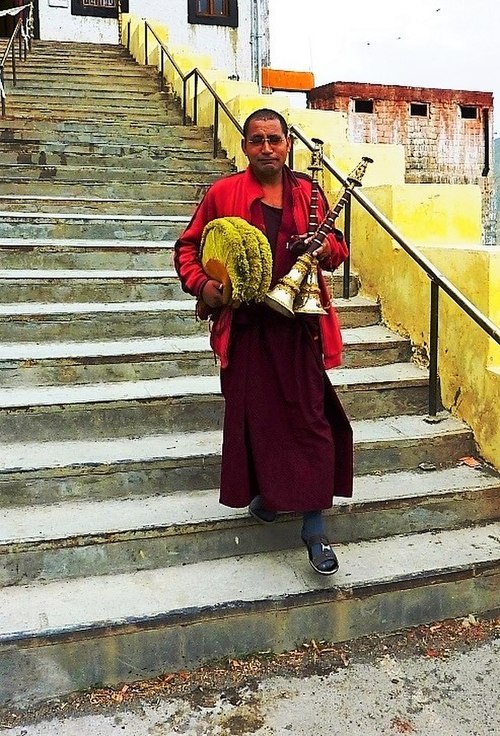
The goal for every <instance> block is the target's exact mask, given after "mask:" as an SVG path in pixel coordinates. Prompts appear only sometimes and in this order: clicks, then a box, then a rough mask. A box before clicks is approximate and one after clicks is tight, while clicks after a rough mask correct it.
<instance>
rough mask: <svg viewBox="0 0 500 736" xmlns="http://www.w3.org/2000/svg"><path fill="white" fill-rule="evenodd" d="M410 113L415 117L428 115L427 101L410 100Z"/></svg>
mask: <svg viewBox="0 0 500 736" xmlns="http://www.w3.org/2000/svg"><path fill="white" fill-rule="evenodd" d="M410 115H412V116H413V117H417V118H426V117H427V116H428V115H429V105H428V104H427V102H412V103H411V104H410Z"/></svg>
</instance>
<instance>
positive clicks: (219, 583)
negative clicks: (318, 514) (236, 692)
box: [0, 524, 500, 704]
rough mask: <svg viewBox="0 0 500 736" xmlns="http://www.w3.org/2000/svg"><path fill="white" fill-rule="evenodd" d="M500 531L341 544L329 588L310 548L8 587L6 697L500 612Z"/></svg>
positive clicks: (2, 599)
mask: <svg viewBox="0 0 500 736" xmlns="http://www.w3.org/2000/svg"><path fill="white" fill-rule="evenodd" d="M497 533H498V526H497V525H494V524H485V525H477V526H474V527H471V528H466V529H459V530H443V531H440V532H427V533H416V534H406V535H400V536H396V537H388V538H384V539H379V540H373V541H362V542H352V543H348V544H345V545H339V547H338V554H339V559H340V570H339V572H338V573H337V574H336V575H335V576H333V578H327V579H326V580H325V579H323V578H322V577H321V576H319V575H316V574H314V573H313V571H311V570H310V569H309V568H308V564H307V560H306V556H305V552H304V549H303V548H300V549H293V550H286V551H282V552H273V553H259V554H253V555H243V556H241V557H239V556H235V557H232V558H229V559H222V560H203V559H202V560H201V561H199V562H196V563H193V564H190V565H177V566H176V567H173V568H172V567H169V568H161V569H158V570H147V571H141V572H138V573H130V574H118V575H106V576H101V577H99V576H95V577H92V578H86V579H75V580H64V581H54V582H49V583H42V584H40V583H39V584H36V583H33V584H31V585H26V586H13V587H9V588H4V589H2V590H1V591H0V611H1V612H2V613H1V618H0V621H1V624H0V641H1V643H2V644H1V647H2V648H1V650H0V667H1V669H2V671H3V672H6V673H7V676H6V677H4V678H2V684H1V685H0V702H2V703H3V704H6V703H7V704H8V703H9V702H11V701H12V699H14V698H15V696H16V695H19V693H20V692H21V691H23V692H24V691H25V690H26V688H28V689H29V691H30V692H32V690H33V687H34V686H36V687H37V689H38V688H39V689H40V690H42V691H43V694H44V697H45V698H47V697H54V696H56V695H61V694H63V693H66V692H70V691H73V690H81V689H86V688H89V687H91V686H93V685H95V683H96V682H98V683H99V684H100V686H105V685H110V684H118V683H121V682H124V681H132V680H136V679H141V678H146V677H151V676H153V675H155V674H160V673H162V672H165V671H167V672H168V671H172V670H182V669H185V668H187V667H193V666H196V665H198V664H200V663H203V662H207V661H208V660H214V659H217V658H226V659H227V658H228V657H229V658H236V657H238V656H242V655H244V654H249V653H251V652H256V651H259V652H261V651H273V652H280V651H284V650H292V649H294V648H296V647H299V646H301V645H302V643H303V642H304V641H308V642H309V641H310V640H311V639H314V640H317V641H332V642H335V641H343V640H346V639H352V638H355V637H359V636H363V635H367V634H377V633H382V632H388V631H395V630H398V629H402V628H408V627H411V626H415V625H417V624H421V623H429V622H436V621H439V620H441V619H444V618H456V617H459V616H466V615H468V614H469V613H470V612H471V611H474V612H475V613H476V614H477V615H478V614H479V615H480V614H483V613H486V612H489V611H493V610H495V609H498V607H499V604H500V597H499V596H500V594H499V591H500V585H499V583H500V574H499V572H500V564H499V545H498V541H497V539H496V537H497ZM54 601H57V605H54ZM38 672H40V673H43V675H40V678H41V680H42V681H41V682H40V683H36V684H35V683H34V682H33V678H34V677H36V675H35V674H34V673H38ZM14 675H15V676H14ZM16 688H18V689H19V693H17V692H16Z"/></svg>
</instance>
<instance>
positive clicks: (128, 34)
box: [127, 18, 130, 51]
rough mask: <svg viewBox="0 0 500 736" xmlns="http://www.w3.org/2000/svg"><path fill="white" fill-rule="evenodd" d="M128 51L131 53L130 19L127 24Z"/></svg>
mask: <svg viewBox="0 0 500 736" xmlns="http://www.w3.org/2000/svg"><path fill="white" fill-rule="evenodd" d="M127 51H130V18H129V21H128V23H127Z"/></svg>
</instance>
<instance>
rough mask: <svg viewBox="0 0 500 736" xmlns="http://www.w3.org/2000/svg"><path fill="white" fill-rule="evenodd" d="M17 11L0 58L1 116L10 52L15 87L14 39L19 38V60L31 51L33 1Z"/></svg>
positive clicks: (3, 112)
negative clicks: (17, 13)
mask: <svg viewBox="0 0 500 736" xmlns="http://www.w3.org/2000/svg"><path fill="white" fill-rule="evenodd" d="M27 5H28V4H27ZM18 12H19V18H18V19H17V23H16V25H15V27H14V30H13V31H12V33H11V35H10V38H9V40H8V42H7V46H6V47H5V51H4V53H3V55H2V58H1V59H0V97H1V99H2V116H5V111H6V102H5V100H6V92H5V62H6V61H7V58H8V56H9V54H10V55H11V57H12V58H11V62H12V84H13V86H14V87H15V86H16V85H17V70H16V53H15V47H14V43H15V41H16V39H19V61H26V59H27V57H28V51H31V43H32V39H33V3H29V11H28V12H26V7H24V8H19V11H18Z"/></svg>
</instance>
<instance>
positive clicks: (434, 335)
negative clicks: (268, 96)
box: [127, 21, 500, 417]
mask: <svg viewBox="0 0 500 736" xmlns="http://www.w3.org/2000/svg"><path fill="white" fill-rule="evenodd" d="M148 31H149V32H150V33H151V34H152V35H153V36H154V38H155V40H156V41H157V43H158V44H159V46H160V48H161V54H160V73H161V77H162V78H161V85H162V89H163V72H164V54H165V55H166V57H167V58H168V59H169V61H171V63H172V66H173V67H174V69H175V70H176V72H177V73H178V75H179V76H180V78H181V80H182V82H183V99H182V109H183V124H184V125H186V122H187V83H188V81H189V79H190V78H191V77H193V76H194V80H195V90H194V95H193V123H194V124H195V125H196V122H197V119H198V115H197V109H198V108H197V104H198V103H197V97H198V87H197V85H198V79H201V81H202V82H203V84H204V85H205V87H206V89H207V90H208V91H209V92H210V94H211V95H212V96H213V98H214V100H215V101H216V105H215V112H214V126H213V128H214V157H215V156H216V155H217V150H218V149H217V140H216V136H217V130H218V114H217V110H218V107H219V106H220V107H221V108H222V109H223V110H224V112H225V113H226V114H227V116H228V118H229V120H230V121H231V122H232V123H233V125H234V126H235V127H236V128H237V130H238V131H239V132H240V133H241V134H242V133H243V128H242V126H241V125H240V123H239V122H238V121H237V120H236V118H235V117H234V116H233V115H232V113H231V111H230V110H229V109H228V108H227V106H226V105H225V103H224V102H223V101H222V100H221V98H220V97H219V96H218V95H217V93H216V92H215V90H214V89H213V88H212V86H211V85H210V83H209V82H208V81H207V80H206V79H205V77H204V76H203V75H202V74H201V72H200V71H199V70H198V69H197V68H195V69H192V70H191V71H190V72H189V73H188V74H186V75H184V74H183V73H182V71H181V69H180V68H179V66H178V65H177V64H176V62H175V60H174V59H173V57H172V56H171V54H170V53H169V51H168V49H167V48H166V47H165V46H164V44H163V43H162V42H161V41H160V39H159V38H158V36H157V35H156V33H155V32H154V30H153V29H152V28H151V26H150V25H149V24H148V22H147V21H145V25H144V46H145V64H147V62H148V50H147V34H148ZM127 47H128V49H129V50H130V21H129V29H128V46H127ZM290 133H291V136H292V142H294V140H295V139H298V140H300V141H301V143H302V144H303V145H304V146H306V148H308V149H309V150H310V151H312V150H314V144H313V143H312V141H310V140H309V139H308V138H307V137H306V136H305V135H304V134H303V133H302V132H301V131H300V129H299V128H297V127H296V126H295V125H291V126H290ZM293 156H294V147H293V145H292V148H291V151H290V156H289V164H290V167H292V168H293ZM323 163H324V166H325V168H326V169H327V171H329V172H330V173H331V174H332V175H333V176H334V177H335V178H336V179H337V180H338V181H339V182H340V184H341V185H342V186H344V187H345V186H346V185H347V183H348V182H347V179H346V178H345V177H344V176H343V175H342V174H341V173H340V172H339V171H337V169H336V168H335V167H334V166H333V164H332V162H331V161H329V159H328V158H327V157H324V158H323ZM352 197H354V198H355V199H356V201H357V202H358V203H359V204H360V205H361V206H362V207H363V208H364V209H365V210H366V211H367V212H368V213H369V214H370V215H371V216H372V217H373V219H374V220H375V221H376V222H377V223H378V224H379V225H380V226H381V227H382V229H383V230H385V232H386V233H387V234H388V235H390V236H391V238H393V240H395V241H396V242H397V243H398V244H399V245H400V246H401V247H402V248H403V250H404V251H405V252H406V253H407V254H408V255H409V256H410V257H411V258H412V259H413V260H414V261H415V263H416V264H417V265H418V266H419V267H420V268H421V269H423V271H424V272H425V273H426V274H427V276H428V277H429V279H430V314H429V350H428V353H429V355H428V358H429V401H428V409H429V415H430V416H431V417H435V416H436V414H437V411H438V388H439V374H438V335H439V292H440V290H441V289H442V290H443V291H444V292H445V293H446V294H447V295H448V296H449V297H450V298H451V299H452V301H453V302H454V303H455V304H456V305H457V306H458V307H459V308H460V309H461V310H462V311H463V312H465V314H467V315H468V316H469V317H470V318H471V319H472V320H473V321H474V322H475V323H476V324H477V325H478V326H479V327H480V328H481V329H482V330H483V332H485V333H486V334H487V335H488V336H489V337H491V338H492V339H493V340H494V341H495V342H496V343H497V344H498V345H500V329H499V328H498V327H497V325H495V324H494V322H492V321H491V320H490V319H489V318H488V317H486V316H485V315H484V314H483V313H482V312H481V311H480V310H479V309H478V308H477V307H476V306H475V305H474V304H473V303H472V302H471V301H469V299H467V297H466V296H465V295H464V294H462V292H461V291H460V290H459V289H457V287H456V286H454V285H453V284H452V283H451V281H449V280H448V279H447V278H446V277H445V276H444V275H443V274H442V273H441V272H440V271H439V270H438V269H437V268H436V267H435V266H434V265H433V264H432V263H431V261H429V260H428V259H427V258H426V257H425V256H424V255H423V254H422V253H420V252H419V251H418V249H417V248H416V247H415V246H413V245H411V244H410V243H409V242H408V241H407V240H406V239H405V238H404V237H403V236H402V234H401V233H400V232H399V231H398V230H397V229H396V228H395V227H394V225H393V224H392V223H391V222H390V221H389V220H388V219H387V218H386V217H385V216H384V215H383V214H382V213H381V212H380V211H379V210H378V209H377V208H376V207H375V206H374V205H373V204H372V203H371V202H370V200H369V199H367V198H366V197H365V195H364V194H363V193H362V192H361V191H360V190H359V189H358V188H357V187H354V188H353V189H352V190H351V192H350V195H349V200H348V203H347V206H346V208H345V231H346V240H347V242H348V243H349V240H350V229H351V208H350V199H351V198H352ZM349 281H350V255H349V257H348V259H347V261H346V262H345V263H344V281H343V296H344V298H349Z"/></svg>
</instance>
